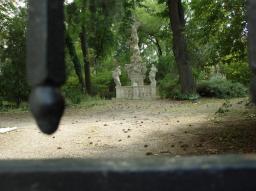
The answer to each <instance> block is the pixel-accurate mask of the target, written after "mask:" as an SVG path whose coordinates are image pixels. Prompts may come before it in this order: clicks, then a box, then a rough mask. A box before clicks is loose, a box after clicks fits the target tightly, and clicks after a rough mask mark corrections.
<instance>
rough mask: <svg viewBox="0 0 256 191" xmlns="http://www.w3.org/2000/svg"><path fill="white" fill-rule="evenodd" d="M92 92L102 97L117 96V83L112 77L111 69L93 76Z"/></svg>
mask: <svg viewBox="0 0 256 191" xmlns="http://www.w3.org/2000/svg"><path fill="white" fill-rule="evenodd" d="M92 84H93V88H92V91H93V92H92V93H93V94H94V95H97V96H100V97H102V98H108V99H110V98H112V97H114V96H115V83H114V81H113V79H112V72H111V71H103V72H100V73H97V75H95V76H93V77H92Z"/></svg>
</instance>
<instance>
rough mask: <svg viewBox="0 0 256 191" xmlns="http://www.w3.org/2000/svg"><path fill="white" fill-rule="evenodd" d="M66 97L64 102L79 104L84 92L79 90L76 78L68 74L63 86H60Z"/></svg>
mask: <svg viewBox="0 0 256 191" xmlns="http://www.w3.org/2000/svg"><path fill="white" fill-rule="evenodd" d="M62 90H63V92H64V96H65V98H66V104H67V105H71V104H80V103H81V101H82V99H83V97H84V96H85V94H84V93H83V92H82V91H81V87H80V84H79V82H78V79H77V78H76V77H75V76H70V77H69V79H68V81H67V83H66V84H65V86H64V87H63V88H62Z"/></svg>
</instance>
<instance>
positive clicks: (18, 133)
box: [0, 100, 224, 159]
mask: <svg viewBox="0 0 256 191" xmlns="http://www.w3.org/2000/svg"><path fill="white" fill-rule="evenodd" d="M223 102H224V101H223V100H201V101H200V102H199V103H191V102H175V101H160V100H156V101H106V104H104V105H101V106H94V107H93V108H90V109H84V108H69V109H67V111H66V114H65V116H64V118H63V120H62V121H61V125H60V128H59V130H58V132H57V133H55V134H54V135H52V136H46V135H43V134H42V133H41V132H39V130H38V129H37V127H36V125H35V124H34V121H33V119H32V118H31V116H30V114H29V113H0V127H2V128H3V127H14V126H15V127H17V130H15V131H12V132H9V133H5V134H0V159H53V158H111V159H112V158H121V159H122V158H141V157H158V156H166V157H177V156H180V155H191V154H193V155H194V154H214V153H215V152H216V149H215V148H209V145H207V141H208V140H205V139H207V138H206V137H202V135H201V134H200V133H199V132H198V129H202V128H204V129H207V128H210V126H212V125H214V124H216V123H213V122H212V120H211V119H212V118H213V117H214V114H215V112H216V111H217V110H218V108H219V107H220V106H221V105H222V104H223ZM214 149H215V150H214ZM206 151H207V152H206ZM205 152H206V153H205Z"/></svg>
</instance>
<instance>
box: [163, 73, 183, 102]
mask: <svg viewBox="0 0 256 191" xmlns="http://www.w3.org/2000/svg"><path fill="white" fill-rule="evenodd" d="M179 89H180V88H179V85H178V79H177V77H175V76H172V75H171V74H167V75H166V76H165V77H164V78H163V80H161V81H159V94H160V96H161V97H162V98H173V97H174V96H175V95H176V94H177V93H178V92H179Z"/></svg>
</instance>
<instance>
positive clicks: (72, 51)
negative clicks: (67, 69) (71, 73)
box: [66, 33, 85, 92]
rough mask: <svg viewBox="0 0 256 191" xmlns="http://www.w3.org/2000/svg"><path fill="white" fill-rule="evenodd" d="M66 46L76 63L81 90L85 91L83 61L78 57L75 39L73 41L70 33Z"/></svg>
mask: <svg viewBox="0 0 256 191" xmlns="http://www.w3.org/2000/svg"><path fill="white" fill-rule="evenodd" d="M66 46H67V48H68V51H69V55H70V57H71V60H72V62H73V64H74V68H75V71H76V75H77V77H78V80H79V83H80V85H81V90H82V91H83V92H85V83H84V80H83V74H82V67H81V63H80V61H79V58H78V55H77V52H76V49H75V46H74V44H73V41H72V39H71V37H70V35H69V34H68V33H66Z"/></svg>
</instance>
